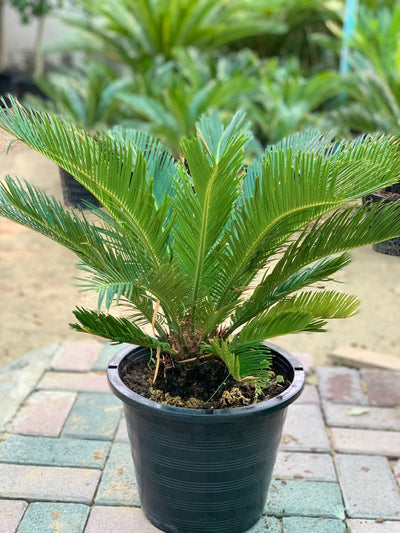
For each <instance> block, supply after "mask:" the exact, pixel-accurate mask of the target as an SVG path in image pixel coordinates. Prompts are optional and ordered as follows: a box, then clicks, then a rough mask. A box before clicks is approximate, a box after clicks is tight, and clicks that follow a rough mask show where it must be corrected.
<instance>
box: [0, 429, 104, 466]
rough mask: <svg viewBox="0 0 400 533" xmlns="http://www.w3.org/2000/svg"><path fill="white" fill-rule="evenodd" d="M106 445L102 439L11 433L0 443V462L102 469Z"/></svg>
mask: <svg viewBox="0 0 400 533" xmlns="http://www.w3.org/2000/svg"><path fill="white" fill-rule="evenodd" d="M109 448H110V444H109V443H108V442H103V441H95V440H82V439H68V438H66V439H52V438H49V437H27V436H20V435H18V436H17V435H15V436H14V435H13V436H11V435H10V436H8V437H6V438H5V440H4V441H3V442H1V443H0V462H2V463H16V464H30V465H39V466H75V467H83V468H100V469H101V468H103V467H104V464H105V462H106V458H107V455H108V452H109Z"/></svg>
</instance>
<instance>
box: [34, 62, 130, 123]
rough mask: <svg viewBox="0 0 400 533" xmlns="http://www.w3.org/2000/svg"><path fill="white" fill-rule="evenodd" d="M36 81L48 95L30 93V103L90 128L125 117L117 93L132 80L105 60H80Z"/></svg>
mask: <svg viewBox="0 0 400 533" xmlns="http://www.w3.org/2000/svg"><path fill="white" fill-rule="evenodd" d="M36 83H37V85H38V87H39V88H40V90H41V91H42V92H43V93H44V94H45V95H46V96H47V99H46V100H43V99H41V98H38V97H33V96H29V97H27V98H26V103H27V104H28V105H31V106H33V107H35V108H36V109H42V110H46V111H50V112H52V113H56V114H58V115H61V116H63V117H64V118H66V119H67V120H70V121H72V122H74V123H75V124H76V125H77V126H79V127H82V128H84V129H85V130H87V131H98V130H101V129H105V128H107V127H110V126H113V125H114V124H116V123H118V122H120V121H121V120H122V119H123V117H124V114H123V113H122V110H121V103H120V101H119V98H118V96H119V94H120V92H121V91H122V90H123V89H125V88H126V87H127V86H128V84H129V83H130V82H129V80H127V79H125V78H120V77H119V76H118V75H117V74H116V73H115V71H114V70H113V69H111V68H110V67H108V66H107V65H105V64H103V63H99V62H97V61H90V62H88V63H84V62H79V63H77V64H76V65H75V66H74V68H68V69H61V70H60V71H59V72H53V73H51V74H49V75H47V76H42V77H38V78H37V79H36Z"/></svg>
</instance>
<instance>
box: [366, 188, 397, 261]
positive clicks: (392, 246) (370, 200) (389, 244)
mask: <svg viewBox="0 0 400 533" xmlns="http://www.w3.org/2000/svg"><path fill="white" fill-rule="evenodd" d="M387 192H388V193H389V194H391V193H395V194H397V195H400V184H395V185H392V186H391V187H387V188H386V189H384V190H383V191H378V192H376V193H373V194H369V195H368V196H366V197H365V198H363V203H367V204H377V203H379V202H384V203H385V204H387V203H393V202H395V203H396V204H397V205H398V209H399V216H400V196H399V197H398V198H397V197H395V196H389V195H387V194H385V193H387ZM372 248H373V249H374V250H375V251H376V252H379V253H381V254H386V255H397V256H400V238H399V237H396V238H395V239H388V240H387V241H383V242H379V243H377V244H374V245H373V246H372Z"/></svg>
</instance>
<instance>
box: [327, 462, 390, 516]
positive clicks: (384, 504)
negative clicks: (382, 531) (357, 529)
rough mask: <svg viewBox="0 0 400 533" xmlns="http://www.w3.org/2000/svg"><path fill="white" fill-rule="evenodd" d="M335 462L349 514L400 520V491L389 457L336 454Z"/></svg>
mask: <svg viewBox="0 0 400 533" xmlns="http://www.w3.org/2000/svg"><path fill="white" fill-rule="evenodd" d="M335 463H336V468H337V471H338V476H339V482H340V486H341V487H342V492H343V497H344V501H345V506H346V512H347V514H348V516H350V517H351V518H378V519H380V518H387V519H392V520H400V494H399V491H398V487H397V486H396V482H395V480H394V477H393V474H392V472H391V470H390V465H389V462H388V461H387V459H385V458H384V457H380V456H362V455H336V457H335Z"/></svg>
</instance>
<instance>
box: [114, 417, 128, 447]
mask: <svg viewBox="0 0 400 533" xmlns="http://www.w3.org/2000/svg"><path fill="white" fill-rule="evenodd" d="M115 442H129V440H128V430H127V429H126V420H125V418H124V417H122V418H121V421H120V423H119V426H118V429H117V433H116V434H115Z"/></svg>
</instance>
